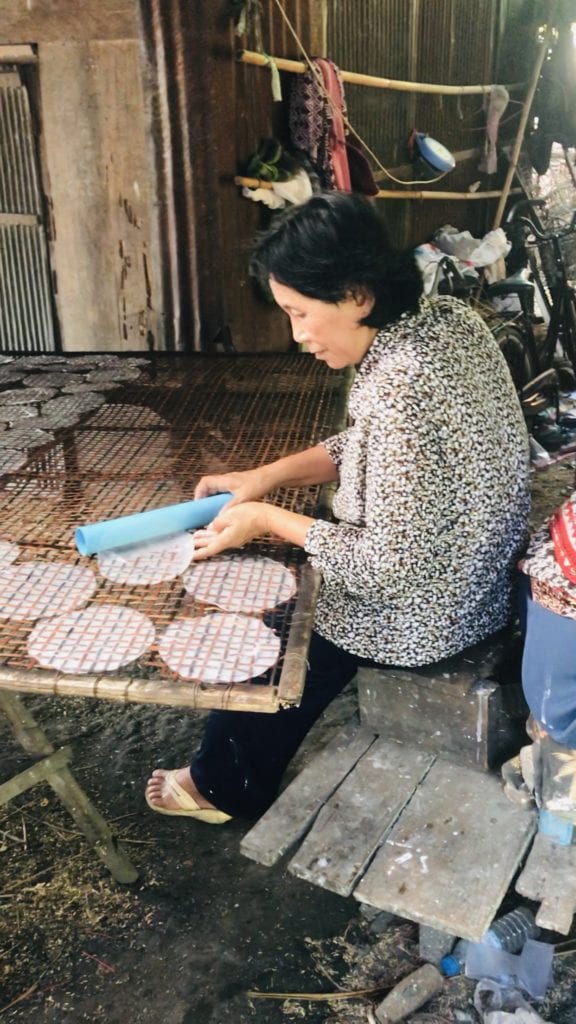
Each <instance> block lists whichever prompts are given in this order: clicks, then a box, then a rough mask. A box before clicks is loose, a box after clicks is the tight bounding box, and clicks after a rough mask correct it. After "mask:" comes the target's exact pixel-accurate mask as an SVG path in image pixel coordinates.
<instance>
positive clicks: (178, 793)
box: [145, 769, 232, 825]
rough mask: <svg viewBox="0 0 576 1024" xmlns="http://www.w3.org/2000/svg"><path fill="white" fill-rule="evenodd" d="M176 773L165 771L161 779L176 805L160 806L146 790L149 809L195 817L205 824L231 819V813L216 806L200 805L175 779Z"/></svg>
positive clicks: (215, 823)
mask: <svg viewBox="0 0 576 1024" xmlns="http://www.w3.org/2000/svg"><path fill="white" fill-rule="evenodd" d="M176 774H177V769H174V771H171V772H166V774H165V775H164V776H163V781H164V784H165V785H166V787H167V789H168V791H169V793H170V795H171V796H172V797H173V799H174V800H175V801H176V803H177V804H178V806H177V807H161V806H160V804H154V803H152V801H151V800H150V799H149V797H148V793H147V792H146V794H145V796H146V803H147V804H148V807H149V808H150V810H151V811H156V813H157V814H168V815H171V816H172V817H181V818H196V819H197V820H198V821H204V822H206V824H207V825H223V824H224V822H226V821H230V820H231V818H232V815H231V814H225V813H224V811H219V810H218V809H217V808H216V807H200V806H199V805H198V804H197V803H196V801H195V799H194V797H193V796H190V793H187V792H186V790H185V789H183V788H182V786H181V785H180V783H179V782H178V781H177V779H176Z"/></svg>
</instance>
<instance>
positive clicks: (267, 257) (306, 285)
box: [250, 192, 422, 328]
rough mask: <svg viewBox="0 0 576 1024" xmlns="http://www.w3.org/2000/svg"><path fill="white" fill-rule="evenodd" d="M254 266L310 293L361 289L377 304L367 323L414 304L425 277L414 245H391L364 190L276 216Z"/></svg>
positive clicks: (332, 294)
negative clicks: (397, 247) (409, 249)
mask: <svg viewBox="0 0 576 1024" xmlns="http://www.w3.org/2000/svg"><path fill="white" fill-rule="evenodd" d="M250 272H251V274H253V275H254V276H255V277H256V278H257V279H258V280H259V281H260V283H261V284H262V285H264V286H267V284H268V280H269V278H270V277H272V278H273V279H274V280H275V281H278V283H279V284H283V285H286V286H287V287H288V288H293V289H294V291H296V292H300V294H301V295H306V296H308V298H312V299H320V300H321V301H322V302H332V303H337V302H342V301H343V300H344V299H345V298H346V296H347V295H348V294H350V293H352V294H353V295H354V294H357V293H359V292H360V291H361V290H364V291H366V292H369V293H370V294H372V295H373V296H374V307H373V309H372V310H371V311H370V313H369V315H368V316H366V317H364V319H363V320H362V321H361V323H363V324H365V325H366V326H367V327H378V328H379V327H384V326H385V325H386V324H389V323H391V322H392V321H393V320H397V319H398V317H399V316H401V315H402V313H406V312H408V311H414V310H415V309H416V308H417V306H418V301H419V299H420V296H421V294H422V278H421V275H420V272H419V270H418V267H417V265H416V261H415V259H414V256H413V254H412V252H401V251H396V250H394V249H392V248H391V246H390V244H389V242H388V232H387V229H386V226H385V224H384V221H383V220H382V219H381V218H380V216H379V214H378V213H377V211H376V209H375V208H374V206H373V205H372V204H371V203H370V202H369V201H368V200H367V199H365V198H364V197H363V196H360V195H356V194H354V193H349V192H325V193H322V194H320V195H316V196H312V198H311V199H309V200H308V202H306V203H303V204H302V205H300V206H293V207H291V208H290V209H289V210H288V212H287V213H284V214H281V215H280V216H279V217H277V218H276V219H275V220H274V221H273V223H272V225H271V227H270V228H268V230H267V231H265V232H263V233H262V234H261V235H259V236H258V237H257V239H256V241H255V243H254V247H253V250H252V258H251V261H250Z"/></svg>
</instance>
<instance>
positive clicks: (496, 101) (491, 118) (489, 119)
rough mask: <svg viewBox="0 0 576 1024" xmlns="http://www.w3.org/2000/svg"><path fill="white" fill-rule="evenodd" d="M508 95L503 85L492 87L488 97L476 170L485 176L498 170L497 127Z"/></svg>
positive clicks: (506, 103) (508, 97) (506, 104)
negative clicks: (481, 149)
mask: <svg viewBox="0 0 576 1024" xmlns="http://www.w3.org/2000/svg"><path fill="white" fill-rule="evenodd" d="M509 99H510V95H509V93H508V90H507V89H506V87H505V86H504V85H493V86H492V88H491V90H490V95H489V97H488V107H487V111H486V138H485V140H484V154H483V156H482V159H481V161H480V163H479V165H478V170H480V171H483V172H484V173H485V174H495V173H496V171H497V169H498V155H497V152H496V141H497V139H498V125H499V124H500V118H501V117H502V114H503V113H504V111H505V110H506V107H507V106H508V101H509Z"/></svg>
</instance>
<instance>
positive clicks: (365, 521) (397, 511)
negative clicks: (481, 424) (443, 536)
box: [305, 386, 444, 600]
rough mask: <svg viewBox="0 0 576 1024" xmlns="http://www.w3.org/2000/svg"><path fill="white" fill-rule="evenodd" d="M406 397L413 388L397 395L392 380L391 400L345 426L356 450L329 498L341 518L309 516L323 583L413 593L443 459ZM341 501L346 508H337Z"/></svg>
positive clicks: (387, 594)
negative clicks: (314, 519) (314, 518)
mask: <svg viewBox="0 0 576 1024" xmlns="http://www.w3.org/2000/svg"><path fill="white" fill-rule="evenodd" d="M412 401H416V403H417V401H418V399H417V398H416V399H415V397H414V391H413V390H412V389H407V391H406V393H405V394H404V395H403V394H402V388H401V386H400V387H397V390H396V393H395V396H394V399H393V400H391V401H390V400H389V401H387V402H385V401H383V402H382V403H381V404H380V407H379V408H376V409H373V410H371V412H370V415H368V416H367V417H366V418H365V419H363V420H361V421H359V422H357V423H356V425H355V426H354V427H353V428H352V429H351V430H350V431H349V432H348V437H349V441H350V444H351V445H352V446H353V447H354V448H355V449H356V451H355V452H354V453H353V457H352V458H351V459H350V460H349V459H348V458H347V459H346V465H345V468H344V471H343V473H342V474H341V480H340V490H339V494H338V496H337V501H336V502H335V513H336V514H337V515H338V517H339V518H340V520H341V521H340V522H338V523H327V522H317V523H314V524H313V525H312V526H311V527H310V529H309V530H308V533H307V535H306V542H305V550H306V551H307V553H308V554H309V555H310V556H311V559H310V560H311V563H312V565H313V566H314V567H315V568H317V569H319V570H320V572H321V573H322V576H323V579H324V582H325V584H326V585H327V586H329V587H334V586H336V587H341V588H343V589H344V590H346V591H348V592H349V593H351V594H357V595H365V596H366V597H368V598H369V599H375V598H378V599H381V600H389V599H394V600H398V599H399V598H400V599H401V595H402V594H403V593H408V592H410V593H413V592H414V588H415V587H418V585H419V582H421V580H422V578H423V576H425V574H426V572H427V566H428V564H429V557H430V549H431V546H432V547H434V546H435V545H436V546H437V543H436V538H435V533H436V524H435V523H434V521H433V518H431V513H432V517H433V509H434V508H435V507H436V505H435V503H434V502H431V501H430V489H431V488H432V489H433V490H435V489H436V487H441V486H442V475H443V473H444V466H443V464H442V459H440V460H439V461H438V459H437V458H436V455H437V446H436V445H435V444H434V438H433V436H431V428H430V424H429V423H427V422H425V421H423V419H422V417H419V416H418V415H416V416H413V415H411V414H410V409H408V408H407V407H406V402H408V403H409V404H411V403H412ZM432 434H433V432H432ZM435 463H436V464H435ZM359 476H360V477H362V478H363V479H362V480H359V479H358V477H359ZM348 493H349V496H350V500H349V502H348ZM359 493H362V494H363V495H364V507H363V508H358V498H357V495H358V494H359ZM347 504H348V506H349V508H350V510H351V512H352V514H351V515H346V514H344V515H342V511H341V510H344V511H345V509H346V505H347ZM354 506H356V507H355V508H354ZM343 519H345V520H348V521H347V522H346V521H342V520H343Z"/></svg>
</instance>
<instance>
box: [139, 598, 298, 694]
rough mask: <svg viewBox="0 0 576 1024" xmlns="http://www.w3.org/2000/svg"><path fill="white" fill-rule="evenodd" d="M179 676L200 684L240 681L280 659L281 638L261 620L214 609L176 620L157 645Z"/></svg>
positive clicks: (253, 676)
mask: <svg viewBox="0 0 576 1024" xmlns="http://www.w3.org/2000/svg"><path fill="white" fill-rule="evenodd" d="M158 650H159V652H160V657H161V658H162V660H163V661H165V662H166V664H167V665H168V667H169V668H171V669H172V671H173V672H175V673H176V674H177V675H178V676H181V677H182V678H183V679H194V680H197V681H198V682H201V683H241V682H245V681H246V680H248V679H255V678H256V677H257V676H260V675H262V673H263V672H265V671H266V670H267V669H269V668H271V666H272V665H274V664H275V663H276V661H277V660H278V656H279V654H280V640H279V639H278V637H277V636H276V634H275V633H273V632H272V630H271V629H269V628H268V626H265V625H264V623H263V622H261V621H260V619H254V618H251V617H250V616H249V615H226V614H221V613H220V612H214V614H212V615H203V616H201V617H199V618H196V619H180V620H179V621H177V622H173V623H172V624H171V625H170V626H168V629H166V630H165V632H164V633H163V634H162V636H161V637H160V640H159V644H158Z"/></svg>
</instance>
